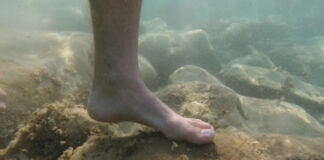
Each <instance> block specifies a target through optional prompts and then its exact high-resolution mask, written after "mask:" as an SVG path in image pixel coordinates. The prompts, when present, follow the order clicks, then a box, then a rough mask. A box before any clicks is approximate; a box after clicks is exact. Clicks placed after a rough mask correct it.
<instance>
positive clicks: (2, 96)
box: [0, 88, 7, 111]
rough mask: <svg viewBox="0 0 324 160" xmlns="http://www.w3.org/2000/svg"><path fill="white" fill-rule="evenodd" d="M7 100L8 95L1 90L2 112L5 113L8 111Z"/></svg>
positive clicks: (0, 104) (0, 107)
mask: <svg viewBox="0 0 324 160" xmlns="http://www.w3.org/2000/svg"><path fill="white" fill-rule="evenodd" d="M6 100H7V94H6V92H5V91H4V90H3V89H1V88H0V111H3V110H5V109H6V107H7V106H6Z"/></svg>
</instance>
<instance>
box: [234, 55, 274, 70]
mask: <svg viewBox="0 0 324 160" xmlns="http://www.w3.org/2000/svg"><path fill="white" fill-rule="evenodd" d="M233 64H243V65H249V66H256V67H262V68H267V69H274V68H276V65H275V64H274V63H273V62H272V61H271V60H270V58H268V57H267V56H266V55H263V54H260V53H252V54H250V55H247V56H244V57H241V58H237V59H234V60H232V61H230V62H229V65H233Z"/></svg>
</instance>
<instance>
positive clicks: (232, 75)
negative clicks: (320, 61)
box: [221, 64, 324, 115]
mask: <svg viewBox="0 0 324 160" xmlns="http://www.w3.org/2000/svg"><path fill="white" fill-rule="evenodd" d="M221 79H222V81H223V82H224V83H225V84H226V85H228V86H230V87H231V88H232V89H234V90H235V91H237V92H238V93H240V94H242V95H246V96H251V97H257V98H265V99H281V100H285V101H288V102H291V103H295V104H297V105H299V106H302V107H304V108H305V109H306V111H307V112H309V113H311V114H314V115H316V114H317V113H318V112H324V89H323V88H321V87H318V86H315V85H311V84H309V83H306V82H303V81H301V80H299V79H298V78H297V77H295V76H292V75H290V74H288V73H286V72H284V71H280V70H279V69H276V68H275V69H266V68H261V67H255V66H249V65H242V64H234V65H228V66H226V67H224V68H223V70H222V72H221Z"/></svg>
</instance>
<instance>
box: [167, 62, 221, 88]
mask: <svg viewBox="0 0 324 160" xmlns="http://www.w3.org/2000/svg"><path fill="white" fill-rule="evenodd" d="M168 81H169V83H170V84H174V83H185V82H192V81H199V82H204V83H208V84H222V83H221V82H220V81H219V80H218V79H217V78H216V77H214V76H213V75H212V74H210V73H209V72H208V71H207V70H205V69H203V68H201V67H198V66H194V65H185V66H182V67H180V68H178V69H177V70H175V71H174V72H173V73H172V74H171V75H170V77H169V80H168Z"/></svg>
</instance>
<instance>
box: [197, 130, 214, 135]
mask: <svg viewBox="0 0 324 160" xmlns="http://www.w3.org/2000/svg"><path fill="white" fill-rule="evenodd" d="M200 133H201V134H204V135H214V133H215V132H214V130H213V129H203V130H201V131H200Z"/></svg>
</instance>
